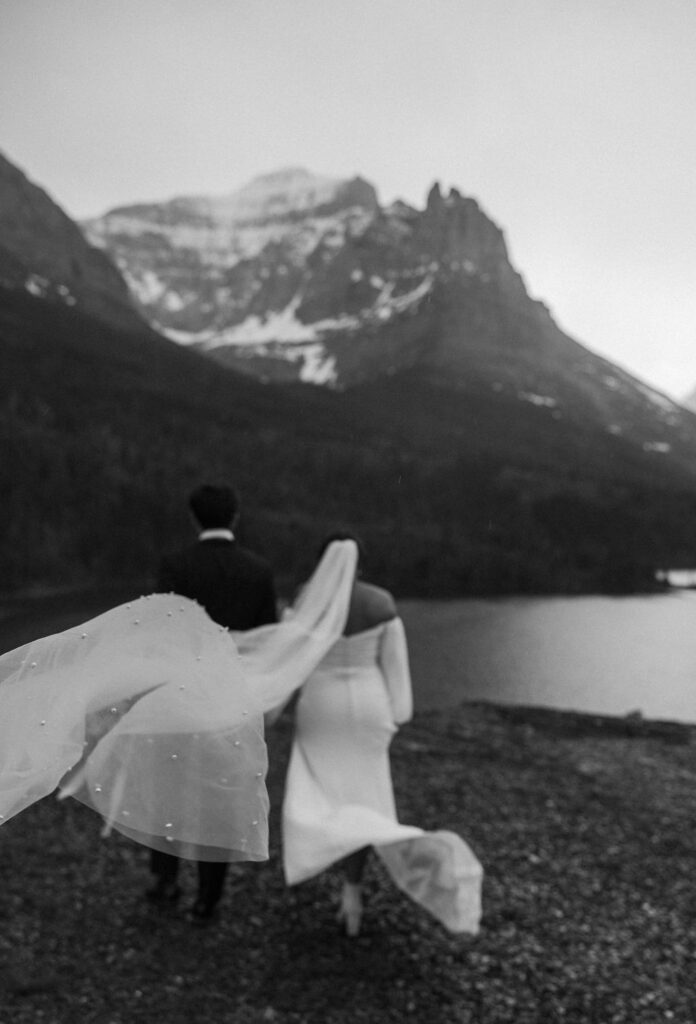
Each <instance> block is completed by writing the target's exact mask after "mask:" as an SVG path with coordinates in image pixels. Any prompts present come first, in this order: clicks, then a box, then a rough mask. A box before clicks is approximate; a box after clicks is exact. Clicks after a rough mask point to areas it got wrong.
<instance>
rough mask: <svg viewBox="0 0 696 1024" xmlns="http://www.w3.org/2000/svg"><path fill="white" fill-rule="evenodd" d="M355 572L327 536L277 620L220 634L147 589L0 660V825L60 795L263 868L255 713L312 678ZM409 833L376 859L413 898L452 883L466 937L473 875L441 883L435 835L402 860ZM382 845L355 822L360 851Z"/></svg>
mask: <svg viewBox="0 0 696 1024" xmlns="http://www.w3.org/2000/svg"><path fill="white" fill-rule="evenodd" d="M356 563H357V549H356V545H355V544H354V542H353V541H351V540H342V541H335V542H334V543H331V544H330V545H329V547H328V548H327V550H326V552H325V554H324V556H323V557H322V559H321V561H320V563H319V565H318V566H317V569H316V570H315V572H314V574H313V576H312V578H311V579H310V581H309V583H308V584H307V586H306V587H305V589H304V590H303V592H302V594H301V595H300V597H299V598H298V600H297V601H296V602H295V604H294V605H293V607H292V608H291V609H290V611H289V612H288V613H286V615H285V616H284V618H283V620H282V622H280V623H276V624H272V625H268V626H261V627H259V628H257V629H254V630H251V631H249V632H246V633H237V634H234V636H232V635H231V634H230V633H229V632H228V631H227V630H226V629H224V628H223V627H220V626H218V625H216V624H215V623H214V622H213V621H212V620H211V619H210V618H209V617H208V616H207V615H206V613H205V612H204V611H203V609H202V608H201V607H200V606H199V605H197V604H196V603H195V602H194V601H191V600H188V599H187V598H182V597H179V596H177V595H174V594H153V595H150V596H148V597H143V598H140V599H139V600H137V601H133V602H131V603H129V604H123V605H120V606H118V607H117V608H114V609H112V610H110V611H108V612H106V613H105V614H103V615H100V616H98V617H97V618H95V619H93V620H91V621H90V622H87V623H85V624H84V625H82V626H78V627H75V628H73V629H69V630H67V631H65V632H64V633H59V634H56V635H55V636H49V637H44V638H42V639H40V640H36V641H34V642H32V643H30V644H27V645H25V646H24V647H20V648H18V649H17V650H15V651H11V652H9V653H8V654H5V655H4V656H3V657H1V658H0V825H2V824H3V823H5V822H7V821H9V820H10V818H12V817H13V816H14V815H16V814H18V813H20V812H21V811H22V810H24V809H25V808H26V807H28V806H29V805H31V804H32V803H34V802H36V801H37V800H40V799H41V798H43V797H45V796H47V795H48V794H50V793H52V792H53V791H54V790H56V789H58V794H59V796H60V797H63V798H65V797H74V798H76V799H78V800H81V801H82V802H84V803H85V804H87V805H89V806H90V807H92V808H93V809H94V810H96V811H97V812H98V813H99V814H100V815H101V817H102V819H103V822H104V827H103V830H102V832H103V834H104V835H108V834H109V833H110V832H111V830H112V829H116V830H118V831H119V832H121V833H123V834H124V835H126V836H128V837H129V838H131V839H133V840H135V841H137V842H139V843H142V844H143V845H145V846H148V847H150V848H151V849H155V850H161V851H164V852H166V853H171V854H174V855H176V856H178V857H183V858H188V859H191V860H197V861H206V860H208V861H235V860H257V861H258V860H265V859H267V858H268V796H267V792H266V784H265V778H266V770H267V754H266V745H265V742H264V715H267V714H269V713H272V712H273V710H274V709H276V708H277V707H278V706H281V705H282V704H284V703H285V702H286V701H287V699H288V698H289V697H290V695H291V694H292V693H293V691H295V690H296V689H297V688H298V687H299V686H300V685H301V684H302V683H303V682H304V681H305V680H306V679H308V678H309V677H310V676H312V673H313V672H314V670H315V669H316V668H317V666H318V665H319V664H320V662H321V661H322V659H323V658H324V657H325V655H326V654H327V653H328V652H329V651H330V649H331V648H332V647H333V645H334V644H335V643H336V641H337V640H338V639H339V637H340V636H341V634H342V633H343V631H344V626H345V624H346V620H347V618H348V615H349V606H350V603H351V594H352V592H353V583H354V579H355V571H356ZM290 792H291V791H290ZM295 803H297V800H296V801H295ZM396 828H397V829H403V826H398V825H397V826H396ZM415 833H418V836H420V838H421V839H427V834H422V835H421V834H420V833H419V830H416V829H410V830H408V836H407V835H406V834H405V833H403V832H402V833H400V834H399V835H397V834H396V833H392V834H390V835H389V836H387V837H386V845H385V846H384V847H382V846H381V845H380V846H378V852H379V853H380V856H382V857H383V859H384V860H385V863H387V865H388V866H389V863H390V860H391V861H394V862H399V863H400V862H401V861H404V863H405V864H406V868H405V872H404V880H402V881H399V879H398V878H397V883H398V884H403V886H404V887H408V885H411V887H412V895H414V898H417V899H418V898H419V895H418V893H419V892H421V890H422V891H426V890H427V889H428V888H429V887H430V888H431V889H432V890H433V892H434V893H436V895H437V893H439V895H440V897H441V896H442V883H443V880H444V882H445V883H447V882H449V884H450V886H451V888H450V891H449V895H448V896H447V898H446V901H447V900H451V901H452V902H453V903H454V904H455V905H463V904H462V900H461V898H459V897H461V892H460V890H461V886H462V884H464V885H465V886H466V888H467V893H468V895H467V897H466V900H464V902H465V903H466V904H467V906H469V908H470V912H469V913H468V914H466V915H464V916H462V915H460V916H459V917H458V916H457V915H456V914H455V915H454V916H452V914H449V919H448V914H444V916H443V915H442V914H439V915H438V916H440V919H441V920H443V921H444V923H445V924H446V925H448V927H451V928H453V930H456V931H470V932H475V931H476V930H477V927H478V913H479V911H478V904H477V901H476V899H473V900H472V899H471V898H470V893H469V889H470V888H471V881H470V879H469V878H467V880H466V881H464V880H463V878H460V877H459V874H461V872H460V873H459V874H458V873H457V871H456V870H454V872H452V871H450V872H449V874H447V872H445V873H444V874H443V869H442V855H441V853H440V852H439V851H438V849H437V842H436V844H435V845H436V849H435V850H434V851H431V855H430V856H429V857H427V858H426V861H427V863H422V860H423V851H421V852H420V854H419V853H418V852H416V855H415V860H414V861H413V862H411V860H410V859H409V857H408V856H407V855H406V854H407V853H408V851H406V854H404V853H403V851H402V849H401V848H402V847H403V845H404V844H403V843H402V842H401V840H402V839H404V838H406V839H409V838H410V837H412V838H414V839H417V838H418V836H416V835H415ZM433 835H435V836H437V833H434V834H433ZM443 835H445V834H443ZM446 835H449V834H446ZM454 839H457V840H458V837H454ZM378 842H379V837H370V836H368V835H367V834H366V833H365V830H364V828H363V825H362V824H360V827H359V828H358V830H357V832H356V846H357V847H362V846H365V845H368V844H373V843H374V844H377V843H378ZM458 843H459V844H461V847H458V851H456V852H455V855H454V860H455V861H456V857H457V855H458V856H459V857H460V859H461V857H462V855H465V857H464V859H465V861H466V866H467V868H468V869H469V868H471V864H472V860H471V859H472V858H473V861H474V862H475V858H474V857H473V854H472V853H471V851H469V850H468V847H466V845H465V844H464V843H463V842H462V840H458ZM450 861H452V858H451V857H450ZM475 863H476V864H478V862H475ZM390 870H391V868H390ZM445 874H447V878H445ZM409 879H410V881H409ZM452 886H453V887H452ZM478 886H480V866H479V868H478V876H477V879H476V881H475V891H476V893H478ZM414 887H415V888H414ZM438 887H439V888H438ZM446 901H445V902H446ZM421 902H424V903H425V901H424V900H421ZM436 902H437V901H436ZM429 909H431V910H433V912H437V910H436V909H434V908H433V907H430V908H429Z"/></svg>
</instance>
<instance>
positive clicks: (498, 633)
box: [399, 591, 696, 722]
mask: <svg viewBox="0 0 696 1024" xmlns="http://www.w3.org/2000/svg"><path fill="white" fill-rule="evenodd" d="M399 608H400V611H401V614H402V617H403V619H404V622H405V625H406V630H407V634H408V637H409V649H410V654H411V669H412V675H413V681H414V692H415V697H416V705H417V707H420V708H423V709H425V708H438V707H439V708H441V707H446V706H448V705H451V704H453V703H456V702H457V701H460V700H465V699H467V700H481V699H483V700H491V701H497V702H506V703H515V704H539V705H545V706H549V707H556V708H565V709H572V710H575V711H592V712H597V713H603V714H612V715H624V714H626V713H628V712H631V711H641V712H642V713H643V714H644V715H645V716H646V717H649V718H667V719H672V720H676V721H686V722H696V591H671V592H668V593H666V594H659V595H651V596H644V597H570V598H563V597H558V598H504V599H498V600H492V601H479V600H464V601H449V602H436V601H404V602H401V603H400V605H399Z"/></svg>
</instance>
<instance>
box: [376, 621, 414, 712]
mask: <svg viewBox="0 0 696 1024" xmlns="http://www.w3.org/2000/svg"><path fill="white" fill-rule="evenodd" d="M379 663H380V667H381V669H382V674H383V676H384V680H385V683H386V685H387V692H388V694H389V703H390V704H391V709H392V716H393V718H394V721H395V722H396V724H397V725H399V724H401V723H402V722H407V721H408V720H409V718H411V716H412V715H413V693H412V688H411V670H410V668H409V663H408V647H407V644H406V632H405V630H404V625H403V622H402V621H401V619H400V618H398V617H397V618H394V619H391V620H390V621H389V622H388V623H387V625H386V626H385V628H384V631H383V633H382V640H381V645H380V651H379Z"/></svg>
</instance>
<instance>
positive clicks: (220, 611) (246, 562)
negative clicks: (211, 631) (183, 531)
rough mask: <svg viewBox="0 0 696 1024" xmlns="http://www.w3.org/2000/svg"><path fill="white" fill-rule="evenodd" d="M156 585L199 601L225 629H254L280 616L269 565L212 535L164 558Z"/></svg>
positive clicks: (249, 552)
mask: <svg viewBox="0 0 696 1024" xmlns="http://www.w3.org/2000/svg"><path fill="white" fill-rule="evenodd" d="M157 589H158V590H159V591H161V592H168V591H174V593H176V594H181V595H182V596H183V597H190V598H192V599H193V600H194V601H198V603H199V604H201V605H202V606H203V607H204V608H205V610H206V612H207V613H208V615H209V616H210V618H211V619H213V621H214V622H218V623H219V624H220V625H221V626H225V627H226V628H227V629H239V630H244V629H253V628H254V627H255V626H264V625H266V623H269V622H276V621H277V617H278V616H277V611H276V594H275V587H274V585H273V576H272V574H271V569H270V566H269V565H268V563H267V562H265V561H264V560H263V559H262V558H259V556H258V555H255V554H253V553H252V552H251V551H247V550H246V549H245V548H243V547H240V545H239V544H238V543H237V541H236V540H232V541H230V540H225V539H224V538H217V537H215V538H213V537H211V538H209V539H207V540H199V541H198V542H197V543H196V544H192V545H191V546H190V547H188V548H185V549H184V550H183V551H180V552H178V554H175V555H172V556H170V557H168V558H164V559H163V560H162V563H161V565H160V571H159V577H158V585H157Z"/></svg>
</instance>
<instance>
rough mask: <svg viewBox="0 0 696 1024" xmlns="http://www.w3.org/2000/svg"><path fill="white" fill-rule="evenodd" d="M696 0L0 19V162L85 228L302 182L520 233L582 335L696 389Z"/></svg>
mask: <svg viewBox="0 0 696 1024" xmlns="http://www.w3.org/2000/svg"><path fill="white" fill-rule="evenodd" d="M695 53H696V0H0V150H2V151H3V152H4V153H5V155H6V156H7V157H8V158H9V159H10V160H12V161H13V162H14V163H16V164H18V165H19V166H20V167H21V168H22V170H24V171H25V172H26V173H27V174H28V175H29V177H30V178H31V179H32V180H33V181H35V182H36V183H37V184H40V185H41V186H42V187H44V188H45V189H46V190H47V191H48V192H49V194H50V195H51V196H52V197H53V198H54V199H55V200H56V201H57V202H58V203H59V204H60V205H61V206H62V207H63V208H64V209H65V210H66V211H67V212H68V213H69V214H71V215H72V216H74V217H76V218H80V217H84V216H89V215H93V214H98V213H102V212H104V211H105V210H107V209H109V208H110V207H113V206H116V205H119V204H123V203H131V202H137V201H142V200H152V199H168V198H171V197H172V196H175V195H186V194H189V195H190V194H224V193H226V192H231V191H234V190H235V189H237V188H239V187H240V186H241V185H243V184H245V183H246V182H247V181H249V180H250V179H251V178H253V177H255V176H256V175H257V174H262V173H266V172H269V171H274V170H278V169H280V168H284V167H288V166H301V167H306V168H307V169H308V170H310V171H314V172H316V173H320V174H329V175H334V176H338V177H350V176H353V175H355V174H361V175H362V176H363V177H365V178H367V179H368V180H369V181H371V182H372V183H373V184H374V185H375V187H376V188H377V191H378V193H379V197H380V200H381V201H382V202H390V201H391V200H393V199H395V198H402V199H405V200H406V201H407V202H410V203H412V204H413V205H415V206H418V207H420V208H422V206H423V205H424V202H425V196H426V194H427V191H428V189H429V187H430V185H431V184H432V183H433V181H435V180H438V181H439V182H440V183H441V186H442V187H443V188H444V189H449V188H450V187H451V186H456V187H457V188H458V189H459V190H460V191H461V192H462V193H463V194H464V195H469V196H473V197H474V198H476V199H477V200H478V201H479V203H480V204H481V206H482V208H483V210H484V211H485V212H486V213H487V214H488V215H489V216H490V217H491V218H492V219H493V220H494V221H495V222H496V223H497V224H498V225H499V226H500V227H501V228H502V229H503V230H504V232H505V236H506V239H507V242H508V247H509V251H510V254H511V258H512V261H513V263H514V265H515V267H516V268H517V269H518V270H519V271H520V272H521V274H522V276H523V277H524V279H525V282H526V284H527V287H528V289H529V291H530V293H531V295H532V296H533V297H535V298H539V299H542V300H543V301H544V302H546V303H547V305H548V306H549V307H550V309H551V311H552V313H553V315H554V317H555V319H556V321H557V323H558V324H559V326H560V327H561V328H562V329H563V330H565V331H566V332H567V333H568V334H570V335H571V336H572V337H575V338H576V339H577V340H578V341H581V342H582V343H583V344H585V345H587V346H588V347H589V348H591V349H593V350H594V351H596V352H599V353H601V354H602V355H604V356H606V357H607V358H609V359H611V360H612V361H614V362H616V363H618V364H619V365H621V366H623V367H624V368H626V369H627V370H629V371H630V372H632V373H635V374H636V375H637V376H639V377H641V378H642V379H643V380H645V381H647V382H648V383H650V384H652V385H654V386H655V387H657V388H659V389H661V390H663V391H665V392H666V393H668V394H670V395H672V396H675V397H681V396H683V395H684V394H685V393H686V392H687V391H689V390H691V388H692V387H693V386H694V385H696V281H695V280H694V276H695V275H694V270H695V269H696V268H695V263H696V259H695V254H694V245H695V242H696V183H695V180H694V179H695V178H696V57H695V56H694V54H695Z"/></svg>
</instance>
